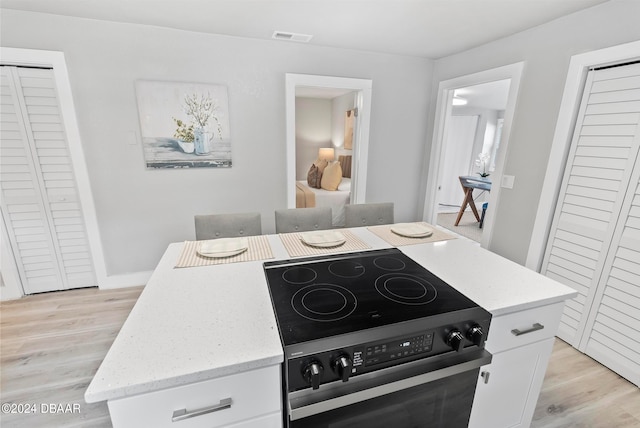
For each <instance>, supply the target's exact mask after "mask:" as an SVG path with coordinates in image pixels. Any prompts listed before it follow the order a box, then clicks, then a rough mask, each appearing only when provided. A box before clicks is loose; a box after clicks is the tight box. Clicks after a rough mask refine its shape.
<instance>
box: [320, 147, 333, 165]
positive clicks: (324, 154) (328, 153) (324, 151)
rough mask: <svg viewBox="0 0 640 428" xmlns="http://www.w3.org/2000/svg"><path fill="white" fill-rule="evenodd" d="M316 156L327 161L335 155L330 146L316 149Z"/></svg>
mask: <svg viewBox="0 0 640 428" xmlns="http://www.w3.org/2000/svg"><path fill="white" fill-rule="evenodd" d="M318 157H319V158H320V159H324V160H326V161H327V162H329V161H332V160H333V158H334V157H335V151H334V149H332V148H321V149H320V150H319V151H318Z"/></svg>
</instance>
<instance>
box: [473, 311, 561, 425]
mask: <svg viewBox="0 0 640 428" xmlns="http://www.w3.org/2000/svg"><path fill="white" fill-rule="evenodd" d="M563 306H564V303H556V304H553V305H547V306H541V307H539V308H534V309H529V310H526V311H522V312H517V313H513V314H508V315H503V316H499V317H495V318H494V319H493V320H492V321H491V327H490V328H489V337H488V340H487V343H486V348H487V350H488V351H489V352H491V353H492V354H493V360H492V362H491V364H489V365H486V366H484V367H482V368H481V369H480V376H479V378H478V384H477V386H476V395H475V398H474V401H473V409H472V411H471V419H470V421H469V427H470V428H487V427H491V428H512V427H522V428H525V427H528V426H529V425H530V424H531V419H532V418H533V412H534V410H535V407H536V403H537V401H538V395H539V393H540V388H541V387H542V382H543V380H544V375H545V372H546V370H547V364H548V362H549V357H550V356H551V350H552V348H553V342H554V340H555V339H554V335H555V333H556V329H557V326H558V323H559V322H560V317H561V315H562V309H563Z"/></svg>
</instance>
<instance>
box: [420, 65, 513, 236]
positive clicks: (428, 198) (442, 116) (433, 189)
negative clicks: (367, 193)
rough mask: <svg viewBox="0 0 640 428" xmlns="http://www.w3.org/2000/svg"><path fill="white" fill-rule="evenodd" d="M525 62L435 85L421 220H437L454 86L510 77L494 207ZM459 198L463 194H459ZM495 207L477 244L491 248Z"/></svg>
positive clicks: (492, 198) (492, 196)
mask: <svg viewBox="0 0 640 428" xmlns="http://www.w3.org/2000/svg"><path fill="white" fill-rule="evenodd" d="M523 68H524V62H517V63H514V64H509V65H505V66H502V67H498V68H493V69H490V70H485V71H480V72H477V73H473V74H468V75H465V76H460V77H456V78H453V79H449V80H443V81H441V82H440V84H439V85H438V96H437V101H436V114H435V119H434V132H433V139H432V142H431V155H430V158H429V173H428V178H427V190H426V194H425V203H424V210H423V219H424V220H425V221H426V222H428V223H431V224H436V223H437V216H438V199H439V198H438V187H439V185H440V182H441V181H442V162H443V160H444V153H445V150H444V145H445V144H444V143H445V141H446V136H447V133H448V129H447V127H448V126H449V122H450V121H449V120H448V119H449V118H450V117H451V112H452V100H453V94H454V92H455V90H456V89H461V88H464V87H467V86H474V85H479V84H482V83H489V82H495V81H497V80H505V79H511V83H510V86H509V95H508V97H507V106H506V108H505V112H504V123H503V126H502V135H501V137H500V146H499V148H498V154H497V159H496V168H495V171H493V173H492V176H493V179H492V182H493V186H492V187H491V192H490V193H489V206H492V207H497V206H498V203H499V201H500V190H501V186H500V183H501V182H502V173H503V167H504V161H505V159H506V156H507V151H508V146H509V137H510V134H511V125H512V123H513V116H514V113H515V108H516V102H517V99H518V92H519V89H520V80H521V76H522V70H523ZM460 196H461V198H462V194H461V195H460ZM495 212H496V210H495V209H489V210H487V212H486V216H485V220H484V223H483V232H482V240H481V242H480V246H481V247H483V248H487V249H490V248H491V239H492V237H493V226H494V223H495Z"/></svg>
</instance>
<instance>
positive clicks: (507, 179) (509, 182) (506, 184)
mask: <svg viewBox="0 0 640 428" xmlns="http://www.w3.org/2000/svg"><path fill="white" fill-rule="evenodd" d="M515 179H516V177H515V176H514V175H503V176H502V183H501V184H500V187H503V188H505V189H513V182H514V181H515Z"/></svg>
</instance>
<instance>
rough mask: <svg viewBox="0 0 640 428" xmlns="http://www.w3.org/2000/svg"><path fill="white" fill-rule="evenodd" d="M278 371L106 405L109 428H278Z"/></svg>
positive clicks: (273, 368) (275, 368)
mask: <svg viewBox="0 0 640 428" xmlns="http://www.w3.org/2000/svg"><path fill="white" fill-rule="evenodd" d="M281 396H282V394H281V383H280V365H276V366H269V367H265V368H260V369H256V370H251V371H248V372H242V373H238V374H234V375H230V376H225V377H221V378H217V379H211V380H207V381H203V382H198V383H194V384H190V385H184V386H179V387H175V388H171V389H165V390H160V391H155V392H150V393H148V394H142V395H136V396H132V397H127V398H122V399H118V400H111V401H109V402H108V404H109V413H110V414H111V422H112V423H113V426H114V428H123V427H154V428H162V427H172V428H199V427H208V428H218V427H233V428H257V427H260V428H281V427H282V399H281Z"/></svg>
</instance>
